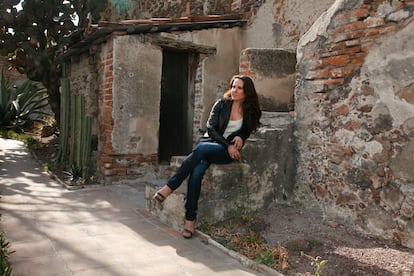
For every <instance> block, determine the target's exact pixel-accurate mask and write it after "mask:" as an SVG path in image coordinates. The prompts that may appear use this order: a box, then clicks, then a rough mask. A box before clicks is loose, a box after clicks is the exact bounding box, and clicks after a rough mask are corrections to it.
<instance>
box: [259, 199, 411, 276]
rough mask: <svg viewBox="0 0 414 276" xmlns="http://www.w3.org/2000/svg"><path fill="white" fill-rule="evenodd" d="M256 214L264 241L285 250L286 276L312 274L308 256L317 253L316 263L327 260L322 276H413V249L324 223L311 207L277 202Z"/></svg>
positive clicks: (312, 269) (312, 268)
mask: <svg viewBox="0 0 414 276" xmlns="http://www.w3.org/2000/svg"><path fill="white" fill-rule="evenodd" d="M259 217H260V218H261V219H263V220H264V221H265V222H266V224H267V227H266V230H265V231H264V232H263V233H262V234H263V236H264V238H265V239H266V241H267V243H269V244H271V245H273V246H276V245H278V244H281V245H282V246H284V247H285V248H287V250H288V253H289V258H288V259H289V263H290V265H291V269H289V270H288V271H285V273H286V275H306V274H305V272H312V274H309V275H313V274H314V272H315V270H316V268H315V266H312V260H311V259H310V257H316V256H320V260H319V262H317V263H320V261H322V260H327V261H328V262H327V263H326V265H324V266H323V268H322V269H321V272H322V274H321V275H324V276H325V275H335V276H337V275H376V276H377V275H401V276H409V275H410V276H411V275H414V250H412V249H407V248H403V247H400V246H397V245H395V244H392V243H390V242H384V241H380V240H378V239H374V238H369V237H366V236H362V235H360V234H358V233H356V232H354V231H351V230H349V229H347V228H346V227H344V226H342V225H338V224H336V223H334V222H326V221H324V220H323V219H322V214H321V212H320V211H319V210H317V209H315V208H312V209H305V208H302V207H291V206H286V205H277V206H274V207H272V208H271V209H270V210H266V212H265V213H262V214H259ZM301 252H304V253H305V254H306V255H308V256H304V255H303V254H302V255H301ZM315 264H316V263H315Z"/></svg>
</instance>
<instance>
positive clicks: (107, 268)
mask: <svg viewBox="0 0 414 276" xmlns="http://www.w3.org/2000/svg"><path fill="white" fill-rule="evenodd" d="M0 191H1V198H0V213H1V215H2V217H1V226H2V228H3V230H4V232H5V238H6V240H7V241H9V242H10V244H11V248H10V249H11V250H12V251H15V252H14V253H13V254H11V255H10V260H11V263H12V266H13V270H14V275H15V276H18V275H21V276H25V275H30V276H36V275H42V276H43V275H59V276H66V275H99V276H103V275H197V276H198V275H237V276H239V275H259V273H258V272H256V271H252V270H250V269H248V268H246V267H244V266H242V265H241V264H240V262H239V261H238V260H236V259H234V258H232V257H230V256H228V255H227V254H225V253H223V252H222V251H220V250H218V249H217V248H215V247H213V246H210V245H207V244H205V243H203V242H202V240H201V239H199V238H197V237H195V238H193V239H191V240H185V239H183V238H182V237H181V235H180V233H178V232H177V231H175V230H172V229H171V228H168V227H166V226H165V225H163V224H161V223H160V222H159V221H158V220H157V219H155V218H154V217H152V216H151V215H150V214H148V213H147V212H146V211H145V198H144V188H143V187H139V186H131V185H110V186H100V187H94V188H86V189H81V190H75V191H69V190H67V189H65V188H63V187H62V185H61V184H59V182H57V181H56V180H53V179H52V178H51V177H50V176H49V175H48V174H47V173H45V172H43V169H42V168H41V166H40V165H39V163H38V162H36V161H35V160H34V159H33V158H32V157H31V155H30V154H29V153H28V151H27V150H26V148H25V146H24V145H23V143H21V142H18V141H14V140H6V139H2V138H0Z"/></svg>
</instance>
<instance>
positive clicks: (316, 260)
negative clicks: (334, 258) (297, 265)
mask: <svg viewBox="0 0 414 276" xmlns="http://www.w3.org/2000/svg"><path fill="white" fill-rule="evenodd" d="M301 255H302V256H305V257H306V258H308V259H310V260H311V264H312V266H314V267H315V273H314V274H313V275H314V276H321V275H322V271H321V270H322V268H323V267H324V266H325V265H326V264H327V263H328V260H323V259H322V258H321V257H320V256H316V257H312V256H309V255H307V254H305V253H303V252H301Z"/></svg>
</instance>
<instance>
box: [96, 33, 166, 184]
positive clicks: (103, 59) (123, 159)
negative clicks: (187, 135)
mask: <svg viewBox="0 0 414 276" xmlns="http://www.w3.org/2000/svg"><path fill="white" fill-rule="evenodd" d="M120 35H124V34H123V33H120V34H114V35H113V36H112V38H111V39H108V42H107V43H106V44H105V46H103V47H102V51H101V53H100V58H99V71H100V78H101V80H100V88H99V90H100V91H99V118H98V122H99V126H98V128H99V130H98V132H99V135H98V137H99V146H98V157H97V168H96V171H97V177H98V179H102V180H103V181H104V182H105V183H112V182H120V181H123V180H133V179H137V178H139V177H142V176H145V174H146V173H148V171H152V172H154V171H155V168H154V167H155V165H157V161H158V156H157V155H143V154H119V153H118V152H115V151H114V149H113V145H112V133H113V130H114V119H113V115H112V111H113V89H114V87H113V78H114V67H113V66H114V48H113V46H112V43H113V39H114V38H116V37H117V36H120ZM148 166H153V167H152V168H151V170H149V169H148Z"/></svg>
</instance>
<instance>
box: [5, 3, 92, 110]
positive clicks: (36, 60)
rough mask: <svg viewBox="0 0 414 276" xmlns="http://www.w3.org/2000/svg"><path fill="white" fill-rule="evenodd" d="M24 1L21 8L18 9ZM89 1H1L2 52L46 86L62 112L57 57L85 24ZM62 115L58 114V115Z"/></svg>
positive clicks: (31, 77) (22, 71)
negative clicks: (76, 19)
mask: <svg viewBox="0 0 414 276" xmlns="http://www.w3.org/2000/svg"><path fill="white" fill-rule="evenodd" d="M20 2H21V4H22V5H21V7H22V9H17V7H16V6H17V4H19V3H20ZM88 5H89V1H81V0H24V1H18V0H14V1H13V0H12V1H1V2H0V26H2V28H0V55H3V56H7V57H8V59H9V61H10V62H11V63H12V64H13V66H14V67H15V68H16V69H17V70H18V71H19V72H20V73H22V74H26V75H27V77H28V78H29V79H30V80H33V81H40V82H41V83H43V85H44V86H45V87H46V88H47V90H48V93H49V96H50V101H51V107H52V110H53V112H54V113H55V115H58V114H59V102H60V99H59V86H60V76H61V65H60V63H59V61H58V60H57V58H58V55H59V54H61V53H63V52H64V50H65V49H66V48H67V47H68V45H69V43H70V34H71V33H73V32H74V31H75V30H77V28H78V26H76V25H75V23H74V22H75V18H78V21H79V26H85V25H86V23H87V22H86V16H87V13H88V9H89V7H88ZM57 117H59V116H57Z"/></svg>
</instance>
